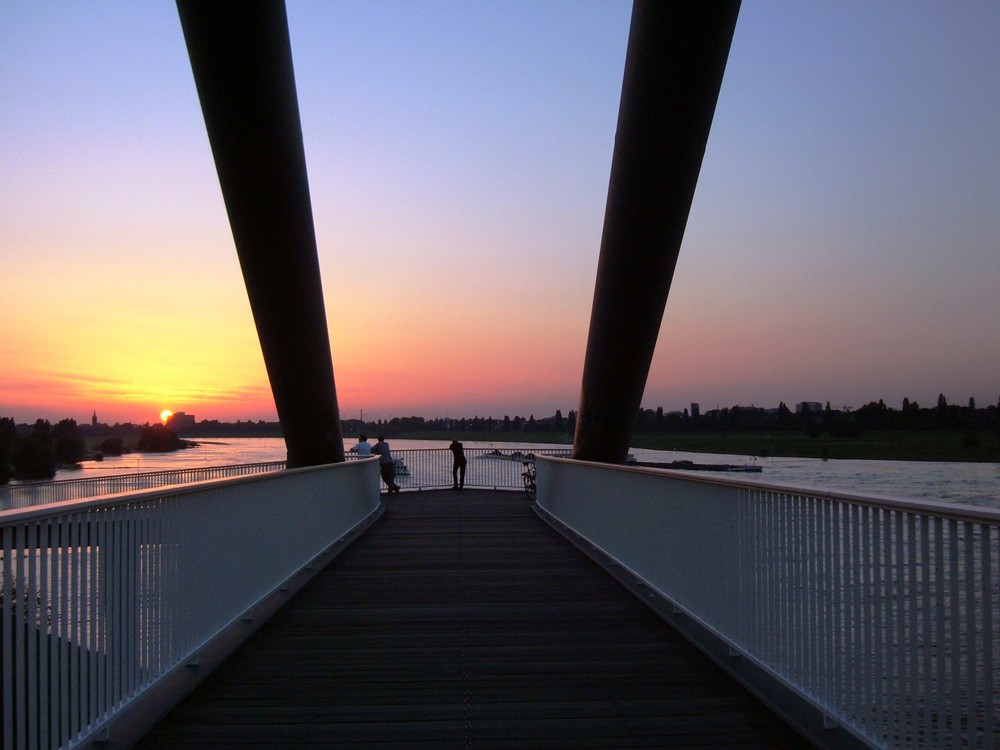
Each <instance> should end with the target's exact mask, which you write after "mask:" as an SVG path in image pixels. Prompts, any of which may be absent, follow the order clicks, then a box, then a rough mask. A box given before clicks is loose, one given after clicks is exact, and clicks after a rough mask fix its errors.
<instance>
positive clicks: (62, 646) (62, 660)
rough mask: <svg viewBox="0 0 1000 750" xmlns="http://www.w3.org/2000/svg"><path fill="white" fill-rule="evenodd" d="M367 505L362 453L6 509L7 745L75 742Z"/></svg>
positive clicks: (345, 528)
mask: <svg viewBox="0 0 1000 750" xmlns="http://www.w3.org/2000/svg"><path fill="white" fill-rule="evenodd" d="M378 506H379V497H378V466H377V463H376V462H375V461H366V462H357V463H354V462H352V463H350V464H339V465H334V466H324V467H316V468H312V469H299V470H294V471H289V472H281V473H271V474H263V475H259V476H256V477H253V478H252V479H248V478H245V479H225V480H216V481H212V482H206V483H200V484H195V485H189V486H187V487H183V488H168V489H160V490H149V491H145V492H141V493H136V494H133V495H128V496H122V497H119V498H107V497H105V498H100V499H94V500H83V501H75V502H70V503H64V504H60V505H49V506H46V507H44V508H35V509H28V510H21V511H8V512H6V513H4V514H3V515H2V516H0V554H2V557H0V581H2V582H0V632H2V638H3V639H2V645H0V674H2V691H3V692H2V698H0V705H2V712H3V739H2V746H3V748H4V750H14V748H18V749H20V748H28V749H34V748H50V747H74V746H76V745H78V744H80V743H82V742H84V741H87V740H88V739H89V738H90V737H92V736H93V735H94V733H95V732H96V731H98V729H99V728H100V727H102V726H104V725H106V724H107V723H108V722H109V721H111V720H112V719H113V718H114V717H115V716H116V715H119V714H120V712H121V711H122V710H123V708H125V707H126V706H127V705H128V704H129V703H130V702H132V701H135V700H137V699H138V698H139V697H140V696H141V695H142V694H143V692H144V691H148V690H150V689H151V688H152V687H153V686H154V685H155V684H156V683H157V681H159V680H163V679H165V676H166V675H168V674H172V673H176V672H177V670H183V669H185V665H186V664H187V663H188V662H189V661H190V660H191V659H192V655H194V654H196V653H197V652H198V651H199V649H201V648H203V647H205V646H206V644H208V643H209V642H210V641H211V639H212V638H213V637H214V636H215V635H217V634H219V633H220V632H222V631H223V630H224V629H226V628H227V627H232V624H233V623H234V622H236V623H238V622H240V619H241V618H243V617H244V616H245V615H246V613H247V612H248V611H250V610H251V609H252V608H253V607H254V605H255V604H256V603H258V602H260V601H262V600H263V599H264V598H265V597H267V596H269V595H273V594H274V592H276V591H279V590H280V589H279V587H281V586H282V585H283V582H285V581H287V580H288V579H289V578H290V577H291V576H294V575H296V573H297V572H298V571H299V570H300V569H302V568H303V566H305V565H306V564H308V563H309V562H310V561H311V560H313V559H314V558H315V557H316V556H318V555H321V554H323V553H324V552H325V551H327V550H328V549H329V548H330V546H331V545H332V544H333V543H334V542H335V541H336V540H338V539H339V538H341V537H342V536H344V535H345V534H347V533H349V532H350V531H351V530H352V529H354V528H356V527H357V526H358V525H359V524H361V523H363V522H364V521H365V520H366V519H368V518H370V517H371V515H372V514H373V513H374V512H375V511H376V509H377V508H378Z"/></svg>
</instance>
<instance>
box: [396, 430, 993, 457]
mask: <svg viewBox="0 0 1000 750" xmlns="http://www.w3.org/2000/svg"><path fill="white" fill-rule="evenodd" d="M392 437H396V438H400V439H406V440H441V441H444V442H445V443H447V442H448V441H450V440H451V438H452V437H457V438H458V439H460V440H464V441H473V440H475V441H480V442H490V441H502V440H516V441H518V442H522V443H556V444H565V445H567V446H568V445H571V444H572V442H573V438H572V436H571V435H566V434H560V433H554V432H518V433H508V432H459V433H455V434H454V435H453V434H452V433H448V432H405V433H400V434H398V435H394V436H392ZM390 439H391V438H390ZM974 442H975V441H971V440H968V436H967V435H966V434H965V433H963V432H961V431H958V430H919V431H917V430H915V431H907V432H902V431H899V432H896V431H880V432H871V433H865V434H862V435H859V436H858V437H850V438H834V437H830V436H829V435H823V434H821V435H819V436H818V437H815V438H811V437H809V436H808V435H805V434H804V433H797V432H787V433H781V432H776V433H771V434H767V433H761V432H733V433H710V432H705V433H663V432H651V433H643V432H637V433H635V434H634V435H633V436H632V447H634V448H648V449H651V450H668V451H683V452H688V453H717V454H718V453H723V454H728V455H737V456H759V457H761V458H769V457H778V456H781V457H794V458H829V459H856V460H857V459H860V460H874V461H961V462H974V463H1000V440H997V439H996V437H994V436H993V435H991V434H989V433H986V434H982V435H981V436H980V437H979V439H978V445H975V444H973V443H974Z"/></svg>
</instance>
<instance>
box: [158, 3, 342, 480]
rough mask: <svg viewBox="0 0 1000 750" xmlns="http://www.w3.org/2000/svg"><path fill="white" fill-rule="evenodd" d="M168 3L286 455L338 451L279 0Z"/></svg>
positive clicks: (300, 461) (311, 460) (312, 458)
mask: <svg viewBox="0 0 1000 750" xmlns="http://www.w3.org/2000/svg"><path fill="white" fill-rule="evenodd" d="M177 9H178V11H179V13H180V18H181V26H182V27H183V30H184V39H185V42H186V44H187V49H188V55H189V57H190V58H191V68H192V70H193V72H194V79H195V84H196V85H197V88H198V97H199V99H200V100H201V108H202V112H203V113H204V116H205V125H206V127H207V129H208V138H209V141H210V143H211V146H212V154H213V156H214V157H215V166H216V169H217V171H218V173H219V183H220V184H221V186H222V195H223V198H224V200H225V203H226V211H227V212H228V214H229V223H230V225H231V227H232V231H233V239H234V240H235V242H236V252H237V254H238V255H239V259H240V266H241V268H242V270H243V279H244V282H245V284H246V288H247V294H248V296H249V298H250V307H251V309H252V311H253V318H254V323H255V325H256V327H257V336H258V338H259V339H260V347H261V351H262V352H263V355H264V364H265V366H266V367H267V374H268V378H269V379H270V382H271V391H272V393H273V395H274V403H275V406H276V407H277V411H278V418H279V419H280V420H281V426H282V430H283V431H284V435H285V444H286V446H287V448H288V463H289V466H291V467H298V466H314V465H318V464H323V463H330V462H335V461H343V460H344V445H343V440H342V437H341V430H340V412H339V408H338V406H337V393H336V388H335V386H334V380H333V361H332V358H331V356H330V338H329V332H328V330H327V325H326V310H325V306H324V303H323V287H322V283H321V281H320V272H319V259H318V257H317V253H316V235H315V230H314V228H313V217H312V206H311V204H310V200H309V181H308V177H307V175H306V160H305V149H304V147H303V144H302V127H301V123H300V121H299V107H298V101H297V98H296V93H295V75H294V71H293V70H292V53H291V45H290V42H289V37H288V20H287V17H286V15H285V7H284V3H282V2H280V1H279V2H274V1H273V0H226V1H220V0H212V1H211V2H205V0H177Z"/></svg>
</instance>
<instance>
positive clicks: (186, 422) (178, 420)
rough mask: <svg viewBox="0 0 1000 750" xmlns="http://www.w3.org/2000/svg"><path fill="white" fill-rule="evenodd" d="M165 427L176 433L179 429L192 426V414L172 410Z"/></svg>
mask: <svg viewBox="0 0 1000 750" xmlns="http://www.w3.org/2000/svg"><path fill="white" fill-rule="evenodd" d="M167 427H169V428H170V429H171V430H173V431H174V432H176V433H180V431H181V430H183V429H185V428H188V427H194V414H185V413H184V412H182V411H178V412H174V414H173V416H171V417H170V418H169V419H168V420H167Z"/></svg>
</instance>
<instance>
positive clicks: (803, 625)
mask: <svg viewBox="0 0 1000 750" xmlns="http://www.w3.org/2000/svg"><path fill="white" fill-rule="evenodd" d="M537 474H538V502H539V505H540V506H541V507H542V509H543V510H544V511H545V512H547V513H549V514H551V516H552V517H554V518H555V519H558V520H559V521H560V522H561V523H563V524H565V525H566V526H567V527H569V528H570V529H572V530H573V531H574V532H575V533H577V534H579V535H581V536H582V537H583V538H585V539H586V540H587V541H588V542H589V543H590V544H591V545H594V546H595V547H596V548H598V549H600V550H601V551H603V552H604V553H605V554H607V555H609V556H610V557H611V558H613V559H614V560H616V561H617V562H618V563H619V564H621V565H622V566H623V567H624V568H625V569H627V570H628V571H630V573H631V574H632V575H634V576H635V577H636V578H637V579H638V580H641V581H642V582H643V583H644V584H646V585H648V586H649V587H651V588H652V589H653V591H655V592H656V593H657V594H658V595H660V596H662V597H663V598H664V599H666V600H667V601H668V602H670V603H672V605H673V606H674V607H676V608H677V609H679V610H681V611H683V612H684V613H685V614H686V615H689V616H690V617H692V618H694V619H695V620H696V621H698V622H700V623H701V625H702V626H704V627H705V628H707V629H708V630H709V631H711V632H713V633H714V634H715V635H717V636H719V637H721V638H722V639H724V640H725V641H726V642H728V643H729V644H730V647H731V649H732V650H733V651H734V652H735V653H739V654H740V655H742V656H744V657H745V658H749V659H752V660H754V661H755V662H756V663H757V664H758V665H759V666H760V667H761V668H763V669H764V670H765V671H766V672H768V673H770V674H771V675H772V676H773V677H774V678H776V679H778V680H779V681H781V682H783V683H784V684H785V685H787V686H789V687H791V688H792V689H794V690H795V691H796V692H797V693H798V694H799V695H800V696H802V697H803V698H805V699H806V700H807V701H809V702H810V703H811V704H812V705H814V706H816V707H817V708H818V709H819V710H821V711H822V712H823V713H824V714H825V716H826V717H828V720H829V722H830V723H831V724H836V725H839V726H842V727H844V728H846V729H848V730H849V731H850V732H852V733H853V734H854V735H856V736H857V737H859V738H861V739H862V740H863V741H865V742H867V743H868V744H870V745H872V746H875V747H891V748H909V747H912V748H931V747H933V748H967V747H968V748H996V747H1000V719H998V715H997V714H998V711H1000V680H998V677H997V675H998V667H1000V576H998V574H1000V549H998V547H1000V511H997V510H993V509H985V508H980V507H971V506H957V505H945V504H937V503H929V502H920V501H903V500H894V499H879V498H866V497H859V496H855V495H848V494H845V493H828V492H822V491H813V490H802V489H792V488H787V487H770V486H762V485H759V484H750V483H742V482H739V481H738V480H732V479H722V478H719V479H709V478H704V477H691V476H687V475H681V474H679V473H677V472H669V471H655V470H648V469H645V470H644V469H635V468H631V469H629V468H625V467H612V466H600V465H593V464H589V465H588V464H582V463H578V462H572V461H560V460H556V461H540V462H539V463H538V470H537Z"/></svg>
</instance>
